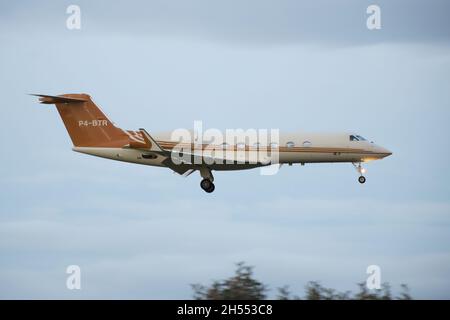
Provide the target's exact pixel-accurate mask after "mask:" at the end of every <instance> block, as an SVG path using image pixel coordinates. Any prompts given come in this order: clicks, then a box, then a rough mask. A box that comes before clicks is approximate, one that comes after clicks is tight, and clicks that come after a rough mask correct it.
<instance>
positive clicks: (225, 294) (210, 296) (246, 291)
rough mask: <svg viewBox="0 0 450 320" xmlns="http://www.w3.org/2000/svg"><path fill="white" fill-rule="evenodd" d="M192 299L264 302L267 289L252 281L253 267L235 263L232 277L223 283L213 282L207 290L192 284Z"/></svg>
mask: <svg viewBox="0 0 450 320" xmlns="http://www.w3.org/2000/svg"><path fill="white" fill-rule="evenodd" d="M192 289H193V290H194V299H197V300H264V299H265V298H266V291H267V288H266V286H265V285H264V284H262V283H261V282H259V281H257V280H255V279H253V267H250V266H246V265H245V264H244V263H243V262H239V263H237V268H236V271H235V274H234V276H232V277H231V278H229V279H226V280H224V281H214V282H213V284H212V285H211V286H210V287H209V288H207V287H205V286H203V285H200V284H193V285H192Z"/></svg>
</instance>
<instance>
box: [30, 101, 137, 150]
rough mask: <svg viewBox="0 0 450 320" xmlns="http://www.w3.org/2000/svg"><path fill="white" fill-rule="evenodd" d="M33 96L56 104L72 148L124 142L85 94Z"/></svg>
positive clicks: (121, 134)
mask: <svg viewBox="0 0 450 320" xmlns="http://www.w3.org/2000/svg"><path fill="white" fill-rule="evenodd" d="M33 95H34V96H38V97H40V98H39V101H40V102H41V103H44V104H55V105H56V109H58V112H59V115H60V116H61V119H62V120H63V122H64V125H65V126H66V129H67V132H68V133H69V136H70V138H71V139H72V142H73V145H74V146H75V147H118V146H123V144H124V143H126V142H127V141H128V136H127V134H126V133H125V132H124V131H123V130H122V129H120V128H117V127H116V126H114V125H113V123H112V122H111V121H109V119H108V118H107V117H106V116H105V114H104V113H103V112H102V111H101V110H100V108H98V107H97V106H96V105H95V103H94V102H93V101H92V99H91V97H90V96H89V95H87V94H63V95H60V96H48V95H40V94H33Z"/></svg>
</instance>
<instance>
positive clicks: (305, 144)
mask: <svg viewBox="0 0 450 320" xmlns="http://www.w3.org/2000/svg"><path fill="white" fill-rule="evenodd" d="M303 146H304V147H311V142H310V141H303Z"/></svg>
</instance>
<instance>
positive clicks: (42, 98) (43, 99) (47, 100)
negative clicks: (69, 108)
mask: <svg viewBox="0 0 450 320" xmlns="http://www.w3.org/2000/svg"><path fill="white" fill-rule="evenodd" d="M30 95H31V96H36V97H39V102H40V103H43V104H56V103H76V102H86V101H88V100H85V99H82V98H69V97H64V96H48V95H44V94H30Z"/></svg>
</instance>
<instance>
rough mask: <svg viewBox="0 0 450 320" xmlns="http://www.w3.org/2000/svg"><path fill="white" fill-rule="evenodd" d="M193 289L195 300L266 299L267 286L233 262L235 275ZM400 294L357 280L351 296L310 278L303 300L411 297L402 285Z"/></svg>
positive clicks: (286, 296)
mask: <svg viewBox="0 0 450 320" xmlns="http://www.w3.org/2000/svg"><path fill="white" fill-rule="evenodd" d="M191 286H192V289H193V291H194V299H197V300H264V299H266V298H267V295H266V293H267V291H268V287H267V286H266V285H265V284H263V283H262V282H260V281H258V280H256V279H254V278H253V267H251V266H247V265H246V264H245V263H244V262H239V263H237V264H236V271H235V274H234V275H233V276H232V277H230V278H228V279H225V280H223V281H214V282H213V283H212V284H211V286H209V287H206V286H204V285H201V284H193V285H191ZM400 287H401V292H400V295H399V296H397V297H395V298H394V297H393V296H392V293H391V286H390V284H389V283H387V282H385V283H383V284H382V285H381V289H379V290H369V289H367V286H366V284H365V282H361V283H358V288H359V291H358V292H357V293H356V294H354V295H352V293H351V292H350V291H345V292H339V291H337V290H335V289H331V288H326V287H324V286H322V285H321V284H320V283H319V282H318V281H310V282H308V283H307V284H306V286H305V297H304V299H306V300H392V299H397V300H410V299H412V297H411V295H410V293H409V288H408V286H407V285H406V284H402V285H401V286H400ZM277 299H279V300H291V299H294V300H297V299H301V298H300V297H299V296H296V295H295V296H292V294H291V292H290V291H289V287H288V286H283V287H280V288H278V295H277Z"/></svg>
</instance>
